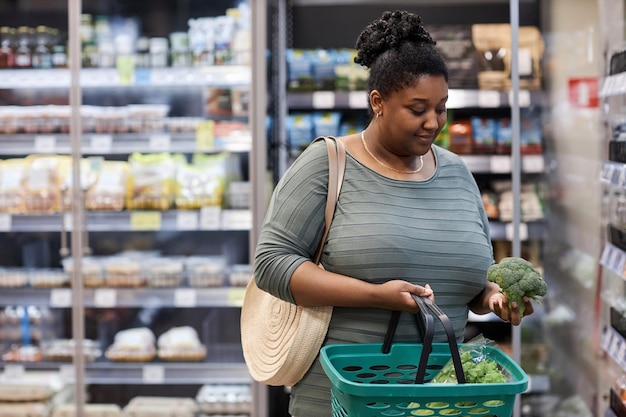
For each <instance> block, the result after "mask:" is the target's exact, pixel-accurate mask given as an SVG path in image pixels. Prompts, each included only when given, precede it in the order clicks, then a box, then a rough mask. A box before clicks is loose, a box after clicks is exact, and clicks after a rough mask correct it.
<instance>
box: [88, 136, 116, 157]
mask: <svg viewBox="0 0 626 417" xmlns="http://www.w3.org/2000/svg"><path fill="white" fill-rule="evenodd" d="M90 147H91V152H92V153H95V154H108V153H111V149H112V148H113V136H111V135H93V136H92V137H91V142H90Z"/></svg>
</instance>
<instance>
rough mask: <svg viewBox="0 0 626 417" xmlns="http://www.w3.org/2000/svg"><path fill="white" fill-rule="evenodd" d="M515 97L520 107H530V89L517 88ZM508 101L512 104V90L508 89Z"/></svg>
mask: <svg viewBox="0 0 626 417" xmlns="http://www.w3.org/2000/svg"><path fill="white" fill-rule="evenodd" d="M517 98H518V100H519V106H520V107H530V91H528V90H519V94H518V96H517ZM509 103H511V106H512V105H513V90H511V91H509Z"/></svg>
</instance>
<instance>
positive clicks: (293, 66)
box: [285, 49, 315, 91]
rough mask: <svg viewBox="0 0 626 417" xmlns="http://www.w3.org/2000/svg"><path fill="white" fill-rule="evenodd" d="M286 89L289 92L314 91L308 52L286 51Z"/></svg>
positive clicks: (311, 66) (311, 61)
mask: <svg viewBox="0 0 626 417" xmlns="http://www.w3.org/2000/svg"><path fill="white" fill-rule="evenodd" d="M285 55H286V59H287V89H288V90H290V91H314V90H315V81H314V79H313V60H312V59H311V56H310V53H309V51H308V50H304V49H287V51H286V54H285Z"/></svg>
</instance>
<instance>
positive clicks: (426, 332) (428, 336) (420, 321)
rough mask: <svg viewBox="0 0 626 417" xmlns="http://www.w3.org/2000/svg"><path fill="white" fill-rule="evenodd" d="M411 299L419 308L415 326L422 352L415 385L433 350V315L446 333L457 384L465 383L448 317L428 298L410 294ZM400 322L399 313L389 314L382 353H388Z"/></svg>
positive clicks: (422, 373) (452, 329)
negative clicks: (418, 333)
mask: <svg viewBox="0 0 626 417" xmlns="http://www.w3.org/2000/svg"><path fill="white" fill-rule="evenodd" d="M411 295H412V296H413V299H414V300H415V302H416V303H417V305H418V307H419V312H420V314H415V315H414V317H415V322H416V324H417V328H418V331H419V332H420V334H421V336H422V352H421V354H420V361H419V365H418V367H417V374H416V375H415V383H416V384H423V383H424V377H425V376H426V367H427V365H428V357H429V356H430V353H431V352H432V350H433V346H432V345H433V336H434V333H435V324H434V323H435V320H434V318H433V313H434V314H435V315H436V316H437V319H439V321H440V322H441V324H442V325H443V328H444V330H445V331H446V337H447V339H448V345H449V346H450V356H451V358H452V363H453V364H454V372H455V373H456V379H457V382H458V383H459V384H464V383H465V381H466V380H465V374H464V373H463V365H462V364H461V356H460V354H459V347H458V345H457V343H456V337H455V335H454V328H453V327H452V324H451V323H450V319H448V316H447V315H446V314H445V313H444V312H443V311H442V310H441V309H440V308H439V306H437V304H435V303H433V302H432V301H431V300H430V298H427V297H419V296H417V295H415V294H411ZM399 321H400V311H393V312H392V313H391V319H390V321H389V326H388V327H387V333H386V334H385V340H384V342H383V346H382V352H383V353H389V351H390V350H391V344H392V342H393V336H394V334H395V333H396V328H397V327H398V322H399Z"/></svg>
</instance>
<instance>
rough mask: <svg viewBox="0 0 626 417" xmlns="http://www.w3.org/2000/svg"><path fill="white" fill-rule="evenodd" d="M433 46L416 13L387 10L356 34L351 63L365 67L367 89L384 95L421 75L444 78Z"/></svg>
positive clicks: (440, 58) (442, 63)
mask: <svg viewBox="0 0 626 417" xmlns="http://www.w3.org/2000/svg"><path fill="white" fill-rule="evenodd" d="M435 45H436V42H435V41H434V40H433V38H432V37H431V36H430V34H429V33H428V32H427V31H426V29H424V26H422V18H421V17H420V16H419V15H416V14H413V13H410V12H407V11H401V10H396V11H394V12H391V11H387V12H384V13H383V15H382V17H381V18H380V19H378V20H375V21H374V22H372V23H370V24H369V25H368V26H367V27H366V28H365V29H364V30H363V32H361V34H360V35H359V37H358V39H357V42H356V49H357V56H356V57H355V58H354V62H356V63H357V64H361V65H363V66H365V67H368V68H369V70H370V76H369V82H368V84H369V89H370V91H371V90H378V91H379V92H380V93H381V94H382V95H388V94H389V93H391V92H397V91H399V90H401V89H403V88H405V87H408V86H410V85H413V84H414V83H415V80H416V79H417V78H419V77H420V76H423V75H441V76H443V77H444V78H445V80H446V82H447V81H448V67H447V65H446V62H445V60H444V58H443V56H442V55H441V53H440V52H439V50H438V49H437V48H436V47H435Z"/></svg>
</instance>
